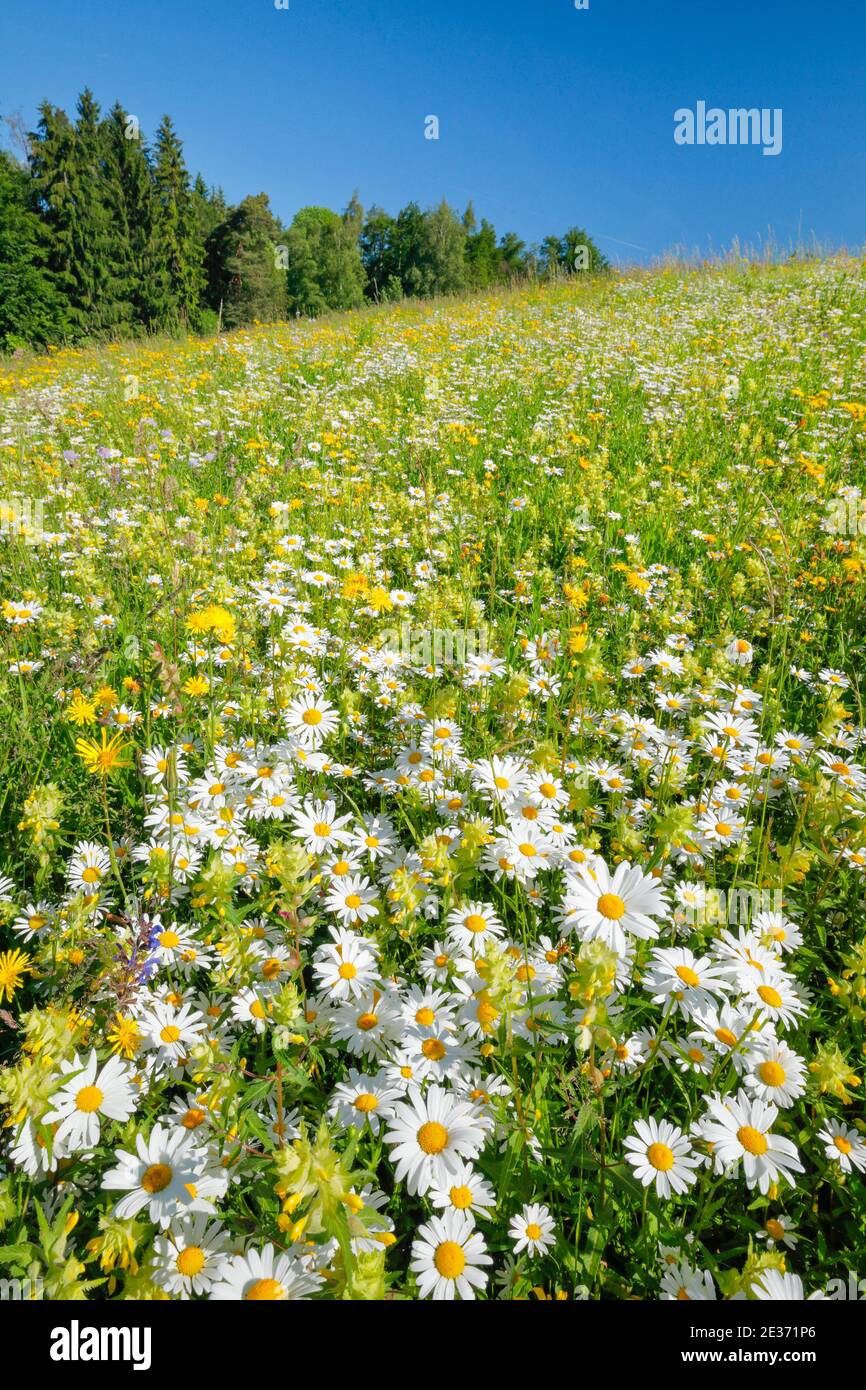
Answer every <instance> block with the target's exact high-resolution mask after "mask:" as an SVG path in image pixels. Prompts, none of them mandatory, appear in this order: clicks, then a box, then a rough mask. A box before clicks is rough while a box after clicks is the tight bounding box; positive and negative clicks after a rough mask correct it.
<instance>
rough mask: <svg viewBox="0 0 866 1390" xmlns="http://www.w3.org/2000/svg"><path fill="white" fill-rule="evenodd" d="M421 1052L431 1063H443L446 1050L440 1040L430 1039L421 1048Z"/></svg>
mask: <svg viewBox="0 0 866 1390" xmlns="http://www.w3.org/2000/svg"><path fill="white" fill-rule="evenodd" d="M421 1051H422V1052H423V1053H424V1056H425V1057H426V1058H427V1060H428V1061H430V1062H441V1061H442V1058H443V1057H444V1056H445V1052H446V1048H445V1044H444V1043H443V1042H440V1041H439V1039H438V1038H428V1039H427V1041H426V1042H425V1043H423V1044H422V1046H421Z"/></svg>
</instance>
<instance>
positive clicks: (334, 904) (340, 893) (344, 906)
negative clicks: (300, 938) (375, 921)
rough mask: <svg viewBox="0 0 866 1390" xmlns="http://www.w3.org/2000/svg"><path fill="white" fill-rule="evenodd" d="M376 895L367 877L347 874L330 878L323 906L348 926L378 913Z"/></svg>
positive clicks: (364, 920)
mask: <svg viewBox="0 0 866 1390" xmlns="http://www.w3.org/2000/svg"><path fill="white" fill-rule="evenodd" d="M376 896H377V894H376V889H375V888H374V887H373V885H372V884H371V882H370V880H369V879H368V878H366V877H364V878H362V877H360V876H357V875H354V874H347V875H346V877H345V878H342V879H339V880H336V881H334V880H332V882H331V886H330V888H329V890H328V895H327V897H326V899H325V906H326V908H327V909H328V911H329V912H333V913H334V915H335V916H337V917H339V918H340V920H341V922H343V923H344V924H345V925H346V926H349V925H352V924H354V923H355V922H367V921H369V919H370V918H371V917H375V916H376V915H377V914H378V911H379V909H378V907H377V906H376Z"/></svg>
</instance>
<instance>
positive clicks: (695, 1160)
mask: <svg viewBox="0 0 866 1390" xmlns="http://www.w3.org/2000/svg"><path fill="white" fill-rule="evenodd" d="M625 1149H626V1155H625V1157H626V1162H627V1163H630V1164H631V1165H632V1167H633V1168H634V1170H635V1177H636V1178H637V1179H638V1180H639V1181H640V1182H641V1183H642V1184H643V1186H644V1187H649V1185H650V1183H655V1189H656V1194H657V1195H658V1196H659V1197H661V1198H664V1199H667V1198H668V1197H670V1196H672V1195H673V1194H674V1193H677V1194H679V1193H682V1192H685V1191H686V1189H687V1188H688V1187H689V1186H690V1185H691V1184H692V1183H693V1182H694V1181H695V1179H696V1177H697V1174H696V1173H695V1171H694V1169H695V1168H698V1167H700V1162H701V1160H700V1158H699V1157H698V1156H697V1154H695V1153H693V1152H692V1145H691V1140H690V1139H689V1137H688V1135H686V1134H684V1133H683V1131H682V1130H681V1129H679V1128H678V1127H677V1126H676V1125H673V1124H671V1123H670V1121H669V1120H655V1119H652V1118H650V1119H648V1120H638V1121H637V1122H636V1123H635V1127H634V1133H633V1134H630V1135H629V1136H628V1138H627V1139H626V1141H625Z"/></svg>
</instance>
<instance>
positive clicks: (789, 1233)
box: [758, 1216, 797, 1250]
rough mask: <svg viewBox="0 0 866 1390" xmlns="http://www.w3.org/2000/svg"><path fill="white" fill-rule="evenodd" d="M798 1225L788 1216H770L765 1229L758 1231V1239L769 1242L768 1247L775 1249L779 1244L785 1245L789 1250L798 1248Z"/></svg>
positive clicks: (765, 1223)
mask: <svg viewBox="0 0 866 1390" xmlns="http://www.w3.org/2000/svg"><path fill="white" fill-rule="evenodd" d="M796 1230H797V1227H796V1226H795V1225H794V1223H793V1221H789V1220H788V1218H787V1216H768V1217H767V1219H766V1221H765V1222H764V1229H763V1230H762V1231H758V1240H764V1241H766V1242H767V1249H768V1250H774V1249H775V1248H776V1246H777V1245H785V1246H787V1248H788V1249H789V1250H795V1249H796V1248H797V1237H796V1235H795V1232H796Z"/></svg>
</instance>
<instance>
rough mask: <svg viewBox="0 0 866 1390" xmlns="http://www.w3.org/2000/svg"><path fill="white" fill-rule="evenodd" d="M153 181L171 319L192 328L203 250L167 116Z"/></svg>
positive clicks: (178, 144) (162, 125)
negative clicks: (168, 290) (167, 280)
mask: <svg viewBox="0 0 866 1390" xmlns="http://www.w3.org/2000/svg"><path fill="white" fill-rule="evenodd" d="M154 181H155V184H156V194H157V216H156V226H157V234H158V238H159V245H160V254H161V256H162V262H163V265H164V267H165V269H166V271H167V273H168V279H169V287H170V297H171V313H170V319H171V321H172V322H173V323H175V324H176V325H177V326H178V327H182V328H194V327H195V325H196V323H197V320H198V311H199V307H200V304H201V300H202V293H203V290H204V284H205V277H204V247H203V245H202V242H201V241H200V239H199V232H198V226H197V223H196V214H195V206H194V203H193V197H192V190H191V188H190V180H189V173H188V171H187V167H186V164H185V162H184V157H183V146H182V144H181V142H180V140H179V139H178V136H177V134H176V132H175V129H174V126H173V125H172V122H171V118H170V117H169V116H163V118H162V120H161V122H160V125H159V129H158V131H157V133H156V154H155V159H154Z"/></svg>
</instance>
